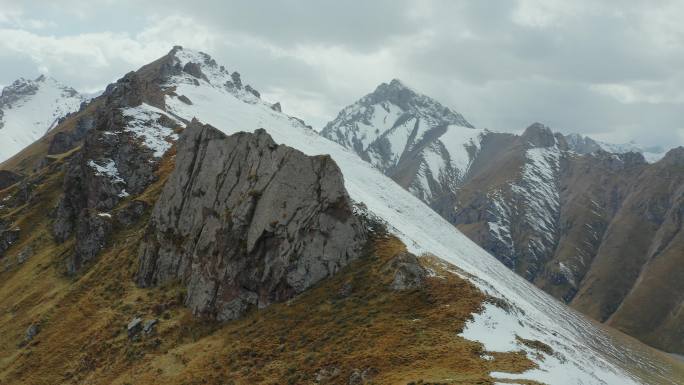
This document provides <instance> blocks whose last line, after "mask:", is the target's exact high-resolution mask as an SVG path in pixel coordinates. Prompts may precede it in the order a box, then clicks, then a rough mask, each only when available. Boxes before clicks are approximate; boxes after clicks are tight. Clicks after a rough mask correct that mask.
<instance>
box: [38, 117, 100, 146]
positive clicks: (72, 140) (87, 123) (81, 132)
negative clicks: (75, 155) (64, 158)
mask: <svg viewBox="0 0 684 385" xmlns="http://www.w3.org/2000/svg"><path fill="white" fill-rule="evenodd" d="M94 124H95V119H93V117H91V116H86V117H83V118H81V119H79V120H78V122H77V123H76V127H75V129H74V130H73V131H61V132H58V133H56V134H55V135H53V136H52V139H51V140H50V146H49V147H48V155H55V154H62V153H65V152H67V151H69V150H72V149H74V148H75V147H76V146H77V145H78V144H79V143H80V142H81V141H82V140H83V138H84V137H85V134H86V133H87V132H88V131H89V130H91V129H92V128H93V126H94Z"/></svg>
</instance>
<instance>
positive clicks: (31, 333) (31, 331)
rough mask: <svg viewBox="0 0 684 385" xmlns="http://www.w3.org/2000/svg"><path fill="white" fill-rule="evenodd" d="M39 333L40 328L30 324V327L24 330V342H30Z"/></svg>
mask: <svg viewBox="0 0 684 385" xmlns="http://www.w3.org/2000/svg"><path fill="white" fill-rule="evenodd" d="M39 332H40V327H39V326H38V325H37V324H32V325H31V326H29V327H28V329H26V335H25V336H24V339H25V340H26V341H32V340H33V339H34V338H36V336H37V335H38V333H39Z"/></svg>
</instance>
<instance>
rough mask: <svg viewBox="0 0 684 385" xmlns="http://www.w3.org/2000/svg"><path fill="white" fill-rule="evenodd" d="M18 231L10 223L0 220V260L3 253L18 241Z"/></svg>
mask: <svg viewBox="0 0 684 385" xmlns="http://www.w3.org/2000/svg"><path fill="white" fill-rule="evenodd" d="M19 233H20V231H19V229H18V228H16V227H13V226H12V225H11V224H10V223H7V222H5V221H3V220H0V259H1V258H2V257H3V256H4V255H5V252H6V251H7V250H8V249H9V248H10V247H12V245H13V244H15V243H16V242H17V241H18V240H19Z"/></svg>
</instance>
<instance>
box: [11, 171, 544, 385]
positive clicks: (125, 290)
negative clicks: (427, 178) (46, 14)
mask: <svg viewBox="0 0 684 385" xmlns="http://www.w3.org/2000/svg"><path fill="white" fill-rule="evenodd" d="M61 162H63V159H57V160H56V163H55V164H54V165H53V166H52V168H51V169H48V170H45V171H44V172H45V175H44V179H43V183H42V185H41V186H40V187H38V188H37V190H36V194H37V198H36V199H35V200H34V201H33V202H34V203H32V204H31V206H30V207H29V206H24V207H20V208H19V209H17V210H15V211H14V212H7V211H6V210H5V211H0V216H2V217H5V218H12V219H15V220H16V221H17V222H16V224H17V225H19V226H20V227H21V228H22V234H21V240H20V242H19V243H17V244H16V245H14V246H13V247H12V249H10V250H9V251H8V253H7V254H6V255H5V257H4V260H0V266H4V263H2V262H5V261H6V260H9V261H12V260H14V259H15V258H16V254H18V253H19V252H20V251H21V250H23V249H24V248H25V247H26V246H28V245H31V247H32V248H33V250H34V253H33V256H32V257H31V258H30V259H29V260H28V261H27V262H26V263H24V264H22V265H14V266H12V267H11V268H9V270H7V271H4V272H0V336H2V337H1V338H0V384H16V383H22V384H59V383H74V384H75V383H79V384H80V383H88V384H110V383H111V384H156V383H165V384H230V383H234V384H253V383H270V384H286V383H290V384H303V383H312V382H313V380H314V378H315V375H316V373H317V371H318V370H319V369H322V368H328V369H330V371H331V372H332V371H333V368H336V372H337V373H338V374H337V376H335V377H334V378H333V379H332V380H331V381H330V382H329V383H347V382H348V378H349V376H350V374H351V372H352V370H353V369H361V370H364V369H367V368H373V370H372V371H369V373H371V372H372V373H373V378H372V382H373V383H376V384H397V383H409V382H412V381H415V382H418V381H420V380H423V381H426V382H440V383H455V384H489V383H492V382H493V380H492V379H491V378H490V377H489V375H488V373H489V372H491V371H497V372H521V371H524V370H526V369H529V368H531V367H532V366H533V363H532V362H531V361H530V360H528V359H527V358H526V356H525V354H524V353H522V352H513V353H492V354H491V355H492V356H493V357H494V359H493V360H485V359H483V358H482V357H481V356H482V355H483V354H484V353H485V352H483V351H482V347H481V345H479V344H478V343H475V342H472V341H467V340H464V339H463V338H460V337H458V336H457V334H458V332H459V331H460V330H461V329H462V327H463V325H464V323H465V322H466V321H467V320H468V319H469V317H470V316H471V314H472V313H473V312H475V311H477V310H478V309H480V308H481V306H482V303H483V301H485V300H487V298H486V297H485V296H484V295H483V294H482V293H481V292H479V291H478V290H477V289H476V288H475V287H474V286H472V285H471V284H470V283H468V282H467V281H465V280H462V279H460V278H458V277H457V276H455V275H453V274H451V273H448V272H446V271H445V270H444V266H442V265H441V264H440V263H438V262H437V260H436V259H434V258H429V257H424V258H422V259H421V260H422V262H423V263H424V264H425V265H426V266H430V267H431V268H432V269H433V270H435V271H436V272H438V276H436V277H432V278H430V279H429V280H428V282H427V284H426V286H425V287H424V288H423V289H420V290H415V291H410V292H402V293H396V292H393V291H391V290H390V289H389V282H390V281H391V279H392V277H391V276H389V275H388V274H387V273H385V272H383V271H382V267H383V266H384V265H385V263H386V262H387V260H389V259H390V258H392V257H393V256H394V255H396V254H397V253H398V252H399V251H402V250H404V246H403V245H402V244H401V242H399V241H398V240H397V239H395V238H391V237H379V238H377V239H375V240H374V242H373V243H372V245H371V246H370V248H369V250H368V255H367V256H366V257H364V258H362V259H361V260H359V261H357V262H355V263H353V264H352V265H350V266H348V267H347V268H345V269H344V270H343V271H342V272H341V273H340V274H338V275H337V276H335V277H333V278H331V279H329V280H326V281H324V282H322V283H321V284H320V285H318V286H317V287H315V288H314V289H312V290H310V291H308V292H306V293H304V294H303V295H301V296H300V297H298V298H296V299H294V300H292V301H290V302H289V303H284V304H276V305H273V306H271V307H269V308H267V309H264V310H260V311H253V312H252V313H250V314H249V315H248V316H247V317H245V318H243V319H241V320H238V321H234V322H229V323H226V324H216V323H213V322H210V321H206V320H198V319H195V318H193V317H192V316H191V314H190V313H189V312H188V310H187V309H185V308H184V307H182V305H181V302H182V298H183V289H182V288H181V287H179V286H178V285H167V286H165V287H160V288H155V289H140V288H137V287H135V285H134V284H133V281H132V277H133V276H134V274H135V271H136V269H137V252H136V251H137V245H138V242H139V239H140V237H141V234H142V233H143V229H144V222H145V220H143V221H141V223H140V224H138V225H136V226H133V227H131V228H123V229H116V232H115V234H114V237H113V238H114V239H113V240H112V241H111V242H110V245H109V247H108V248H107V249H106V250H105V251H104V252H103V253H102V255H101V256H100V258H99V260H98V261H97V262H96V263H95V264H94V265H93V266H91V267H90V268H89V269H88V270H87V271H86V272H85V273H84V274H83V275H81V276H78V277H73V278H72V277H67V276H65V275H64V268H63V266H64V263H63V259H64V257H65V256H66V255H67V253H69V252H70V248H71V247H72V245H71V243H70V242H67V243H65V244H63V245H56V244H55V243H54V242H53V241H52V237H51V235H50V220H49V218H48V217H47V216H46V213H48V212H49V211H50V210H51V209H52V207H54V205H55V204H56V202H57V199H58V197H59V191H60V189H61V182H62V174H61V173H58V172H55V170H56V169H57V166H58V165H59V164H60V163H61ZM172 167H173V164H172V162H171V161H170V160H169V159H168V158H167V160H166V161H165V163H164V164H163V165H162V167H161V169H160V179H159V181H158V182H157V183H155V184H154V185H152V186H151V187H150V188H149V189H148V191H147V192H146V193H145V194H143V195H142V196H141V197H139V198H138V199H144V200H147V201H149V202H150V203H153V202H154V200H155V199H156V197H157V196H158V194H159V190H160V188H161V186H162V185H163V183H164V181H165V176H166V175H168V173H169V172H170V170H171V169H172ZM7 194H11V188H10V189H8V190H7V191H4V192H2V193H0V198H1V196H4V195H7ZM0 271H2V270H0ZM346 283H350V284H351V287H352V291H351V294H350V295H349V296H347V297H345V298H342V297H341V296H340V295H339V289H340V287H342V286H343V285H344V284H346ZM136 315H140V316H143V317H144V318H145V319H150V318H159V319H160V323H159V325H158V328H157V334H156V335H154V336H147V337H144V338H142V339H140V340H138V341H130V340H129V339H128V338H127V336H126V332H125V325H126V324H127V323H128V322H129V321H130V320H131V319H132V318H133V317H134V316H136ZM35 323H37V324H39V325H40V329H41V331H40V333H39V334H38V336H37V337H36V338H35V339H34V340H33V341H31V342H30V343H29V344H28V345H27V346H24V347H19V345H20V344H21V342H22V340H23V338H24V333H25V331H26V329H27V327H28V326H29V325H31V324H35ZM532 350H533V349H532ZM447 379H449V380H447ZM498 382H502V381H501V380H499V381H498ZM512 383H516V382H512ZM517 383H527V382H517Z"/></svg>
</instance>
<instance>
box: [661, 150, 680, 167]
mask: <svg viewBox="0 0 684 385" xmlns="http://www.w3.org/2000/svg"><path fill="white" fill-rule="evenodd" d="M662 162H663V163H665V164H670V165H676V166H684V147H682V146H679V147H675V148H673V149H671V150H670V151H668V152H667V153H666V154H665V156H664V157H663V159H662Z"/></svg>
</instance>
